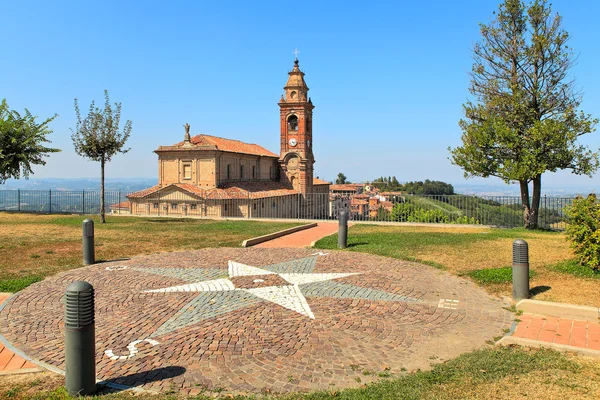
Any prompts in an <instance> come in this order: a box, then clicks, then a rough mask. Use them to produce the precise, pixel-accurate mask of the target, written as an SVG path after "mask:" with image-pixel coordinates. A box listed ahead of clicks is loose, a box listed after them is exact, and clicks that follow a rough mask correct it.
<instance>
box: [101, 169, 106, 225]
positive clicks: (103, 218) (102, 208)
mask: <svg viewBox="0 0 600 400" xmlns="http://www.w3.org/2000/svg"><path fill="white" fill-rule="evenodd" d="M100 171H101V172H100V222H101V223H105V222H106V219H105V217H104V158H103V159H101V160H100Z"/></svg>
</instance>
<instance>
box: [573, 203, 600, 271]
mask: <svg viewBox="0 0 600 400" xmlns="http://www.w3.org/2000/svg"><path fill="white" fill-rule="evenodd" d="M565 212H566V214H567V218H568V225H567V228H566V234H567V238H568V239H569V240H570V241H571V248H572V249H573V252H574V253H575V256H576V258H577V261H578V262H579V264H580V265H583V266H587V267H589V268H591V269H592V270H594V271H597V270H600V203H598V202H597V200H596V195H595V194H593V193H592V194H590V195H588V196H587V197H586V198H583V197H580V196H577V198H576V199H574V200H573V204H572V205H571V206H567V207H566V208H565Z"/></svg>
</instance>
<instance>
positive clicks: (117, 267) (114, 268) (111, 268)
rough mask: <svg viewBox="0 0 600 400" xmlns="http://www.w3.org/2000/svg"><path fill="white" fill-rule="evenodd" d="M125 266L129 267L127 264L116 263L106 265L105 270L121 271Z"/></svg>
mask: <svg viewBox="0 0 600 400" xmlns="http://www.w3.org/2000/svg"><path fill="white" fill-rule="evenodd" d="M127 268H129V266H127V265H116V266H114V267H106V270H107V271H123V270H125V269H127Z"/></svg>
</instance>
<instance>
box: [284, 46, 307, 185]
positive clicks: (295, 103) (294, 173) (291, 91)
mask: <svg viewBox="0 0 600 400" xmlns="http://www.w3.org/2000/svg"><path fill="white" fill-rule="evenodd" d="M288 75H289V77H288V80H287V83H286V85H285V86H284V87H283V89H284V90H285V93H284V94H283V95H282V96H281V100H280V101H279V109H280V124H281V129H280V131H281V151H280V155H279V165H280V169H281V180H282V181H285V182H287V183H288V184H289V185H291V186H293V187H294V189H296V190H298V191H299V192H301V193H303V194H306V193H311V192H312V185H313V164H314V162H315V160H314V157H313V152H312V145H313V142H312V110H313V108H315V107H314V106H313V104H312V101H311V99H310V98H309V97H308V90H309V89H308V86H306V82H305V81H304V72H302V71H301V70H300V67H299V66H298V59H297V58H296V60H295V61H294V68H293V69H292V70H291V71H290V72H288Z"/></svg>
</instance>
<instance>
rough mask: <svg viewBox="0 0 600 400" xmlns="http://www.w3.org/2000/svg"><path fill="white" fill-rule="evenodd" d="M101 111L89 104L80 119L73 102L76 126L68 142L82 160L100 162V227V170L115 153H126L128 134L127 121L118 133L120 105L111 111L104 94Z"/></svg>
mask: <svg viewBox="0 0 600 400" xmlns="http://www.w3.org/2000/svg"><path fill="white" fill-rule="evenodd" d="M104 99H105V103H104V109H100V108H99V107H96V105H95V103H94V102H93V101H92V104H90V109H89V112H88V116H87V117H86V118H84V119H82V118H81V113H80V111H79V105H78V103H77V99H75V113H76V114H77V126H76V128H75V130H73V129H71V131H72V132H73V134H72V136H71V138H72V139H73V144H74V145H75V151H76V152H77V154H79V155H80V156H82V157H87V158H89V159H90V160H92V161H98V162H100V220H101V221H102V223H104V222H105V221H106V220H105V209H104V167H105V165H106V163H107V162H110V160H111V159H112V157H113V156H114V155H115V154H117V153H122V154H124V153H127V152H128V151H129V149H124V148H123V147H124V146H125V142H127V139H129V135H130V134H131V121H129V120H128V121H127V122H125V125H124V126H123V130H121V131H120V130H119V123H120V121H121V103H115V104H114V109H113V107H112V106H111V104H110V100H109V98H108V91H107V90H105V91H104Z"/></svg>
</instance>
